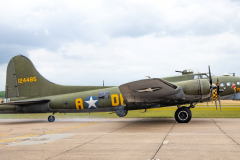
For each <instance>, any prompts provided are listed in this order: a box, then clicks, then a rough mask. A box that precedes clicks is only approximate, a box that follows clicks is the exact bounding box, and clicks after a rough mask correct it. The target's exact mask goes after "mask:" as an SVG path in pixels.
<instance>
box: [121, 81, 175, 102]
mask: <svg viewBox="0 0 240 160" xmlns="http://www.w3.org/2000/svg"><path fill="white" fill-rule="evenodd" d="M119 89H120V91H121V93H122V96H123V98H124V100H125V101H126V103H135V102H140V103H142V102H143V103H144V102H156V101H158V100H160V99H161V98H164V97H165V96H168V95H172V94H175V93H177V92H178V91H179V88H178V86H176V85H174V84H172V83H170V82H168V81H165V80H163V79H160V78H154V79H145V80H139V81H135V82H130V83H126V84H123V85H121V86H119Z"/></svg>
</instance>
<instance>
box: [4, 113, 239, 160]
mask: <svg viewBox="0 0 240 160" xmlns="http://www.w3.org/2000/svg"><path fill="white" fill-rule="evenodd" d="M239 157H240V119H237V118H226V119H223V118H213V119H211V118H202V119H200V118H199V119H198V118H193V119H192V120H191V122H189V123H187V124H179V123H176V122H175V120H174V119H170V118H168V119H164V118H110V119H99V118H98V119H94V118H89V119H88V118H86V119H82V118H81V119H80V118H79V119H58V118H57V117H56V121H55V122H54V123H49V122H47V120H45V119H40V120H39V119H28V120H26V119H24V120H23V119H2V120H0V159H31V160H32V159H50V160H57V159H62V160H66V159H78V160H79V159H80V160H81V159H84V160H87V159H92V160H94V159H97V160H98V159H99V160H113V159H114V160H118V159H122V160H126V159H127V160H135V159H136V160H150V159H180V160H181V159H184V160H186V159H191V160H192V159H201V160H202V159H234V160H235V159H239Z"/></svg>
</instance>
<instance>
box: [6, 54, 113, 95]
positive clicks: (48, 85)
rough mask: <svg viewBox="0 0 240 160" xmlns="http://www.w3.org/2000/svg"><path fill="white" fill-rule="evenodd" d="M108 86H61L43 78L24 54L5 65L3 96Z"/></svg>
mask: <svg viewBox="0 0 240 160" xmlns="http://www.w3.org/2000/svg"><path fill="white" fill-rule="evenodd" d="M109 87H110V86H62V85H58V84H54V83H52V82H50V81H48V80H47V79H45V78H44V77H43V76H42V75H41V74H40V73H39V72H38V71H37V70H36V68H35V67H34V65H33V63H32V62H31V61H30V60H29V59H28V58H27V57H25V56H22V55H18V56H15V57H13V58H12V59H11V60H10V62H9V64H8V67H7V80H6V91H5V98H11V99H12V100H14V99H15V100H19V99H22V100H23V99H29V98H36V97H45V96H51V95H60V94H67V93H74V92H80V91H89V90H94V89H102V88H109Z"/></svg>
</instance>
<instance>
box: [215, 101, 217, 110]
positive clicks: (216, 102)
mask: <svg viewBox="0 0 240 160" xmlns="http://www.w3.org/2000/svg"><path fill="white" fill-rule="evenodd" d="M215 105H216V110H217V101H215Z"/></svg>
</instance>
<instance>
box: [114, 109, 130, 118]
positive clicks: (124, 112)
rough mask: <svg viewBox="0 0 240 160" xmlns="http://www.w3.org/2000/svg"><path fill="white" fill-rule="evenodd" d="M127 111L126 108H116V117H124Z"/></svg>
mask: <svg viewBox="0 0 240 160" xmlns="http://www.w3.org/2000/svg"><path fill="white" fill-rule="evenodd" d="M127 113H128V110H126V109H123V108H120V109H118V110H116V114H117V116H118V117H125V116H126V115H127Z"/></svg>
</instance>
